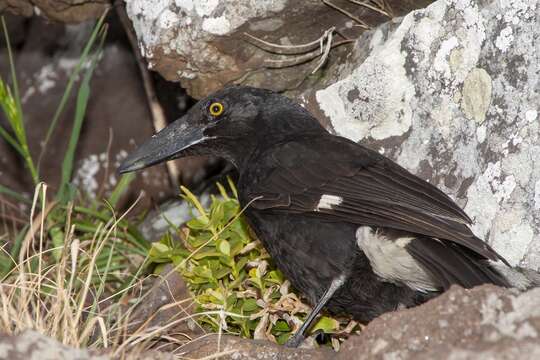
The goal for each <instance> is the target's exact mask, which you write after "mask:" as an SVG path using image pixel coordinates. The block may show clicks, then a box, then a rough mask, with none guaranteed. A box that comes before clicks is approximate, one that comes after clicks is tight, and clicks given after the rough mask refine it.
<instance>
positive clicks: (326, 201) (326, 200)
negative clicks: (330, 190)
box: [315, 194, 343, 211]
mask: <svg viewBox="0 0 540 360" xmlns="http://www.w3.org/2000/svg"><path fill="white" fill-rule="evenodd" d="M342 202H343V198H342V197H341V196H336V195H328V194H323V195H322V196H321V199H320V200H319V203H318V204H317V207H316V208H315V211H320V210H321V209H327V210H332V209H333V208H334V206H337V205H339V204H341V203H342Z"/></svg>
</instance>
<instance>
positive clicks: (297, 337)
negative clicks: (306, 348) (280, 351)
mask: <svg viewBox="0 0 540 360" xmlns="http://www.w3.org/2000/svg"><path fill="white" fill-rule="evenodd" d="M304 340H305V337H304V335H302V334H300V333H296V334H294V335H293V337H291V338H290V339H289V340H287V342H286V343H285V347H288V348H297V347H299V346H300V345H301V344H302V343H303V342H304Z"/></svg>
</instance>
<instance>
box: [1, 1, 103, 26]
mask: <svg viewBox="0 0 540 360" xmlns="http://www.w3.org/2000/svg"><path fill="white" fill-rule="evenodd" d="M110 6H111V5H110V1H109V0H4V1H2V2H0V13H1V12H3V11H4V10H7V11H9V12H11V13H13V14H15V15H22V16H26V17H30V16H34V15H36V16H43V17H45V18H47V19H49V20H53V21H61V22H66V23H80V22H83V21H87V20H91V19H97V18H98V17H100V16H101V15H102V14H103V13H104V12H105V11H107V9H108V8H109V7H110Z"/></svg>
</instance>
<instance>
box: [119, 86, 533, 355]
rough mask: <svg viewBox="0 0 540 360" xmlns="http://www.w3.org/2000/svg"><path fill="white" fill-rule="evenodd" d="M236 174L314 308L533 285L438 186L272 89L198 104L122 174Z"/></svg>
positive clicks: (365, 310)
mask: <svg viewBox="0 0 540 360" xmlns="http://www.w3.org/2000/svg"><path fill="white" fill-rule="evenodd" d="M207 154H211V155H217V156H221V157H223V158H225V159H227V160H229V161H230V162H232V163H233V165H234V166H235V167H236V168H237V169H238V171H239V174H240V177H239V181H238V192H239V198H240V203H241V205H242V206H246V205H248V204H249V206H248V207H247V210H246V212H245V215H246V218H247V220H248V222H249V223H250V225H251V227H252V228H253V230H254V231H255V233H256V234H257V236H258V238H259V239H260V240H261V241H262V243H263V245H264V246H265V247H266V249H267V250H268V252H269V253H270V255H271V256H272V258H273V260H274V261H275V263H276V265H277V266H278V268H279V269H280V270H281V271H282V272H283V273H284V274H285V276H286V277H287V278H288V279H289V280H290V281H291V283H292V285H293V286H294V287H295V288H296V289H298V290H299V291H301V292H302V294H304V295H305V296H306V297H307V299H308V300H309V301H310V302H311V303H312V304H313V305H314V310H313V311H312V313H311V314H310V315H309V316H308V319H307V320H306V322H305V323H304V324H303V326H302V327H301V329H300V330H299V331H298V332H297V333H296V334H295V336H294V337H293V338H291V340H290V341H289V342H288V345H289V346H297V345H299V344H300V343H301V342H302V340H303V339H304V334H305V332H306V330H307V329H309V326H310V325H311V323H312V322H313V320H314V318H315V317H316V316H317V314H318V313H319V312H320V311H321V309H322V308H323V307H326V309H327V310H328V311H329V312H331V313H347V314H351V315H352V316H353V317H354V318H355V319H356V320H358V321H361V322H364V323H365V322H369V321H370V320H371V319H373V318H374V317H376V316H378V315H380V314H382V313H384V312H388V311H392V310H395V309H397V308H399V307H410V306H414V305H417V304H420V303H422V302H424V301H426V300H427V299H429V298H431V297H433V296H436V295H437V294H439V293H440V292H442V291H444V290H446V289H448V288H449V287H450V286H451V285H452V284H458V285H461V286H463V287H466V288H470V287H473V286H476V285H479V284H484V283H491V284H496V285H499V286H505V287H509V286H517V287H521V288H527V287H529V286H531V285H532V282H531V281H530V280H528V279H527V278H526V277H525V276H523V275H522V274H521V273H519V272H517V271H514V270H512V269H511V268H510V267H508V263H507V262H506V260H504V259H503V258H502V257H501V256H500V255H499V254H497V253H496V252H495V251H494V250H493V249H492V248H491V247H490V246H489V245H488V244H486V243H485V242H484V241H482V240H481V239H479V238H478V237H476V236H475V235H474V234H473V233H472V231H471V229H470V228H469V225H470V224H471V219H470V218H469V217H468V216H467V214H465V213H464V212H463V210H462V209H460V208H459V206H458V205H456V204H455V203H454V202H453V201H452V200H451V199H450V198H449V197H448V196H446V195H445V194H444V193H443V192H442V191H440V190H438V189H437V188H436V187H435V186H433V185H431V184H429V183H427V182H426V181H424V180H422V179H420V178H418V177H416V176H415V175H413V174H411V173H410V172H408V171H407V170H405V169H404V168H402V167H401V166H399V165H397V164H396V163H394V162H393V161H391V160H390V159H388V158H386V157H384V156H383V155H381V154H379V153H378V152H376V151H373V150H370V149H368V148H365V147H363V146H361V145H359V144H357V143H355V142H352V141H350V140H348V139H346V138H343V137H340V136H335V135H332V134H330V133H328V132H327V131H326V130H325V129H324V128H323V127H322V126H321V125H320V124H319V122H318V121H317V120H316V119H315V118H314V117H313V116H312V115H311V114H310V113H309V112H308V111H307V110H305V109H304V108H303V107H302V106H300V105H298V104H296V103H294V102H293V101H291V100H290V99H288V98H286V97H284V96H282V95H280V94H277V93H274V92H272V91H269V90H263V89H256V88H251V87H243V86H236V87H228V88H225V89H223V90H220V91H218V92H216V93H214V94H212V95H210V96H208V97H207V98H206V99H203V100H201V101H199V102H198V103H197V104H196V105H194V106H193V107H192V108H191V109H190V110H189V112H188V113H187V114H186V115H185V116H183V117H182V118H180V119H178V120H176V121H175V122H173V123H172V124H170V125H169V126H168V127H166V128H165V129H163V130H162V131H160V132H159V133H158V134H156V135H154V136H153V137H152V138H151V139H150V140H149V141H148V142H146V143H145V144H143V145H142V146H141V147H140V148H138V149H137V150H136V151H135V152H134V153H133V154H131V155H130V156H129V157H128V158H127V159H126V161H125V162H124V163H123V164H122V166H121V168H120V171H121V172H129V171H134V170H138V169H142V168H144V167H147V166H151V165H154V164H157V163H160V162H163V161H166V160H171V159H175V158H179V157H184V156H191V155H207Z"/></svg>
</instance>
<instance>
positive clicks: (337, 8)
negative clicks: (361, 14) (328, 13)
mask: <svg viewBox="0 0 540 360" xmlns="http://www.w3.org/2000/svg"><path fill="white" fill-rule="evenodd" d="M321 1H322V2H323V3H324V4H325V5H328V6H330V7H331V8H333V9H335V10H337V11H339V12H340V13H342V14H345V15H347V16H348V17H350V18H351V19H353V20H354V21H356V22H357V23H358V25H360V27H361V28H363V29H366V30H369V29H371V27H370V26H369V25H368V24H366V23H365V22H364V21H362V20H360V19H359V18H358V17H356V16H354V15H353V14H351V13H350V12H348V11H347V10H345V9H343V8H340V7H339V6H337V5H336V4H334V3H331V2H330V1H328V0H321Z"/></svg>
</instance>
